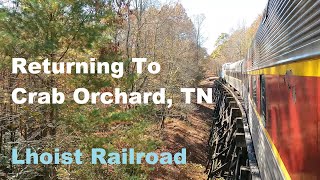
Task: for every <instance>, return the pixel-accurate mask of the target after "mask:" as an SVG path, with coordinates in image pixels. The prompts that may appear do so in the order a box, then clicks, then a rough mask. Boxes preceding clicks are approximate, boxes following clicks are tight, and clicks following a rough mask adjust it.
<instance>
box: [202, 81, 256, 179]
mask: <svg viewBox="0 0 320 180" xmlns="http://www.w3.org/2000/svg"><path fill="white" fill-rule="evenodd" d="M213 93H214V102H215V104H216V106H215V109H214V113H213V123H212V128H211V132H210V138H209V141H208V146H209V153H208V162H207V167H206V170H207V172H208V179H218V178H223V179H260V173H259V169H258V165H257V161H256V158H255V154H254V149H253V144H252V139H251V135H250V130H249V127H248V123H247V118H246V112H245V110H244V108H243V101H242V99H241V97H240V95H239V94H238V93H237V91H235V90H234V89H233V88H232V87H230V86H228V85H226V84H224V83H223V82H221V81H220V80H216V81H215V83H214V87H213Z"/></svg>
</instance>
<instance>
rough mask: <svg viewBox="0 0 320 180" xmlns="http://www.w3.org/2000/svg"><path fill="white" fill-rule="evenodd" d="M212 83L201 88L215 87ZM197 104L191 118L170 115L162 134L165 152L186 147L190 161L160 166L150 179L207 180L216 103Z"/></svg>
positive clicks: (206, 83)
mask: <svg viewBox="0 0 320 180" xmlns="http://www.w3.org/2000/svg"><path fill="white" fill-rule="evenodd" d="M212 84H213V82H212V81H203V82H202V83H201V87H202V88H208V87H212ZM196 106H197V109H196V110H194V111H193V112H192V113H190V114H189V115H188V118H187V119H188V120H187V121H183V120H179V119H174V118H171V119H169V118H168V119H167V120H166V121H165V128H164V130H163V131H162V133H161V137H162V140H163V142H164V146H163V147H162V149H161V151H162V152H164V151H166V152H172V153H175V152H177V151H180V150H181V148H186V149H187V164H186V165H159V166H156V167H155V170H154V171H153V173H152V175H151V177H150V179H159V180H160V179H161V180H162V179H167V180H176V179H178V180H180V179H181V180H185V179H197V180H198V179H200V180H201V179H207V174H205V173H204V171H205V166H206V163H207V150H208V149H207V141H208V138H209V132H210V127H211V120H212V113H213V105H207V104H196Z"/></svg>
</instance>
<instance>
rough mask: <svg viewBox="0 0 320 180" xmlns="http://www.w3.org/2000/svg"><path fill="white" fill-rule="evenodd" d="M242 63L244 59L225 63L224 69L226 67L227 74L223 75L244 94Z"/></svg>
mask: <svg viewBox="0 0 320 180" xmlns="http://www.w3.org/2000/svg"><path fill="white" fill-rule="evenodd" d="M242 63H243V60H240V61H237V62H234V63H226V64H224V65H223V67H222V69H225V74H224V76H223V77H222V78H223V79H225V80H226V82H227V83H228V84H230V85H231V86H232V87H233V88H235V89H236V90H237V91H238V92H240V94H241V95H242V91H243V88H242V79H243V78H242V76H243V73H242Z"/></svg>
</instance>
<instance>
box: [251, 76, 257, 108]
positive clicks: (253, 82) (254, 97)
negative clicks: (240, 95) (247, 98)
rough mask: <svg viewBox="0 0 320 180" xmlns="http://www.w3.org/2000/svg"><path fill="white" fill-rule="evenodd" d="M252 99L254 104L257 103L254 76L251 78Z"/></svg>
mask: <svg viewBox="0 0 320 180" xmlns="http://www.w3.org/2000/svg"><path fill="white" fill-rule="evenodd" d="M251 79H252V83H251V85H252V98H253V102H254V103H255V104H256V103H257V80H256V76H252V78H251Z"/></svg>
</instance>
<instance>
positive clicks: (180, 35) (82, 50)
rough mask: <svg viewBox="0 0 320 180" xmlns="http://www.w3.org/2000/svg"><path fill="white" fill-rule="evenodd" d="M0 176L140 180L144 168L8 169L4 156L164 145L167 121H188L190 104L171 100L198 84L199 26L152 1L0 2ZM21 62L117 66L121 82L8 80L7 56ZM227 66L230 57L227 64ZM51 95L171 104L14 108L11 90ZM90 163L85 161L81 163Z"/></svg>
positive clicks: (75, 77)
mask: <svg viewBox="0 0 320 180" xmlns="http://www.w3.org/2000/svg"><path fill="white" fill-rule="evenodd" d="M0 3H1V4H0V75H1V76H0V155H1V156H0V179H1V177H2V178H3V177H6V178H9V177H10V178H16V179H35V178H38V179H57V178H58V179H147V178H148V177H149V176H150V174H152V172H153V171H155V169H154V168H153V167H150V166H148V165H92V164H89V163H86V164H83V165H81V166H78V165H14V166H13V165H12V164H11V159H10V157H11V154H10V153H11V149H12V148H13V147H17V148H18V149H19V150H23V149H25V148H27V147H29V148H32V149H33V150H35V151H37V152H42V151H52V150H53V148H55V147H59V150H60V151H61V152H62V151H74V150H76V149H81V150H82V151H83V152H84V153H85V152H89V151H90V150H91V148H93V147H103V148H105V149H107V150H108V151H110V152H111V151H115V150H120V149H121V148H129V147H130V148H135V149H136V150H137V151H146V152H148V151H155V150H157V149H159V148H160V147H161V146H163V141H162V138H161V137H159V133H161V132H162V131H164V130H163V129H164V128H165V123H164V121H165V120H166V119H168V118H170V117H181V118H182V119H185V120H186V119H187V118H188V114H189V112H190V111H192V110H193V109H194V108H195V107H194V106H193V105H185V104H183V103H179V102H180V101H181V97H180V96H181V94H180V92H179V88H180V87H195V86H196V85H197V84H198V82H199V81H200V80H201V79H202V77H203V68H202V67H203V64H204V62H205V61H206V60H205V59H204V57H205V56H206V51H205V49H203V48H202V47H201V43H200V38H199V37H200V36H199V28H198V27H197V26H196V25H194V23H193V22H192V20H191V19H190V18H189V17H188V16H187V14H186V11H185V9H184V8H183V6H182V5H181V4H179V3H172V4H164V5H162V4H160V3H159V2H158V1H153V0H115V1H110V0H95V1H91V0H77V1H65V0H54V1H53V0H5V1H0ZM16 57H21V58H25V59H27V61H28V62H27V63H31V62H34V61H38V62H40V61H43V60H44V59H46V58H48V59H49V61H51V62H71V61H78V62H79V61H80V62H82V61H83V62H87V61H89V58H96V60H97V61H98V62H109V63H112V62H114V61H120V62H124V63H125V73H124V77H123V78H121V79H116V78H112V77H111V76H108V75H97V74H93V75H79V74H76V73H72V74H68V75H67V74H61V75H54V74H41V75H39V74H37V75H33V74H27V75H26V74H18V75H13V74H11V62H12V61H11V60H12V58H16ZM135 57H144V58H148V61H156V62H158V63H160V64H161V72H160V73H159V74H157V75H152V74H150V73H147V71H146V67H143V68H144V71H143V73H142V74H139V75H138V74H136V73H135V71H134V69H135V68H136V67H135V66H134V65H133V64H132V63H130V61H129V60H130V59H131V58H135ZM233 59H234V58H233ZM16 87H24V88H25V89H26V90H27V91H30V92H32V91H47V92H50V91H52V88H53V87H55V88H58V89H59V90H61V91H64V92H65V94H67V95H68V94H71V92H73V91H74V89H76V88H78V87H86V88H87V89H89V90H91V91H95V92H104V91H112V90H113V89H114V88H116V87H118V88H121V90H122V91H124V92H127V93H130V92H145V91H151V92H153V91H156V90H158V89H159V88H166V90H167V94H168V96H170V97H171V98H172V99H174V101H175V104H174V106H173V107H172V108H170V109H168V108H167V107H166V106H162V105H153V104H149V105H126V104H120V105H103V104H99V103H98V104H97V105H89V104H88V105H78V104H76V103H74V102H73V101H67V102H66V103H64V104H62V105H53V104H51V105H39V104H23V105H17V104H14V103H13V102H12V101H11V98H10V93H11V92H12V90H13V89H15V88H16ZM84 158H89V157H84Z"/></svg>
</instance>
